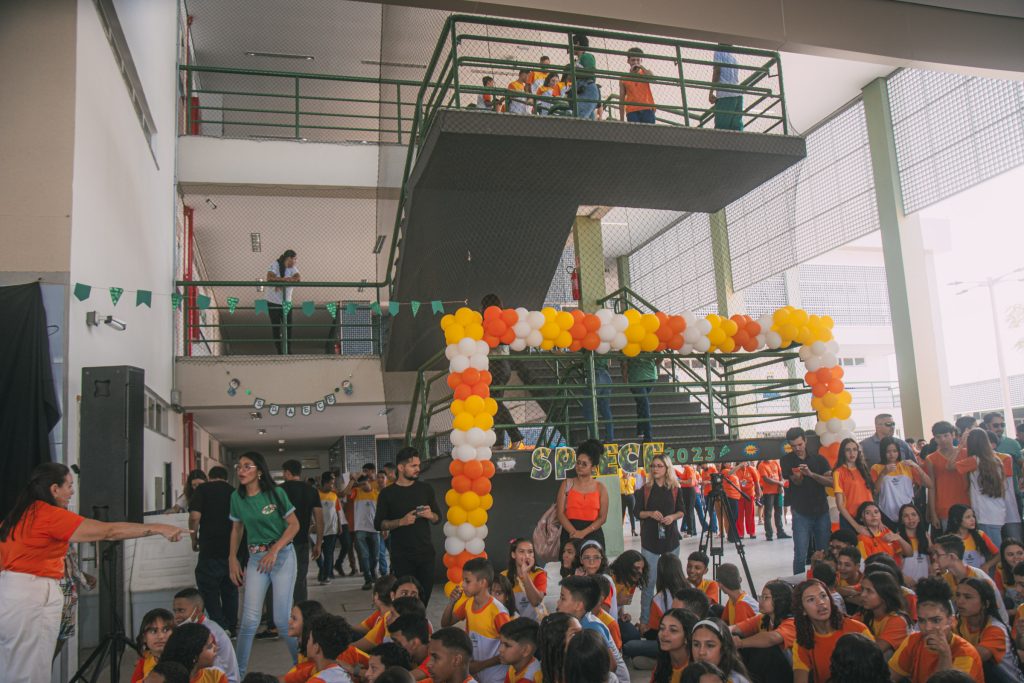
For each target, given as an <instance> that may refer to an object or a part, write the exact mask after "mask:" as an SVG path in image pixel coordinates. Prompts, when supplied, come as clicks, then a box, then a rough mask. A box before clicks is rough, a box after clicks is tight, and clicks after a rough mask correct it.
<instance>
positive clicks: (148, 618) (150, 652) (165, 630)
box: [131, 607, 174, 683]
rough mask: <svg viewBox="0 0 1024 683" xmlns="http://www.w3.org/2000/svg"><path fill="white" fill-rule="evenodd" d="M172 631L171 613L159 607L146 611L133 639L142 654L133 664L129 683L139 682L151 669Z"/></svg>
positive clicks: (172, 620)
mask: <svg viewBox="0 0 1024 683" xmlns="http://www.w3.org/2000/svg"><path fill="white" fill-rule="evenodd" d="M172 633H174V615H173V614H171V613H170V612H168V611H167V610H165V609H162V608H159V607H158V608H157V609H151V610H149V611H148V612H146V614H145V616H143V617H142V625H141V626H140V627H139V635H138V636H137V637H136V639H135V643H136V645H137V647H138V648H139V652H141V653H142V656H141V657H139V661H138V662H137V663H136V664H135V671H133V672H132V677H131V683H141V681H142V679H143V678H145V677H146V676H147V675H148V674H149V672H150V671H152V670H153V667H154V666H156V663H157V661H158V660H159V659H160V655H161V654H162V653H163V651H164V646H165V645H167V639H168V638H170V637H171V634H172Z"/></svg>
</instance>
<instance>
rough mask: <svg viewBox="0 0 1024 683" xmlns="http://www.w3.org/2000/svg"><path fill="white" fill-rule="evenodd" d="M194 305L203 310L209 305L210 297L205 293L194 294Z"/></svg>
mask: <svg viewBox="0 0 1024 683" xmlns="http://www.w3.org/2000/svg"><path fill="white" fill-rule="evenodd" d="M196 307H197V308H198V309H199V310H200V311H205V310H206V309H207V308H209V307H210V297H208V296H206V295H205V294H200V295H198V296H196Z"/></svg>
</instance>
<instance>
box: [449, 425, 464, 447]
mask: <svg viewBox="0 0 1024 683" xmlns="http://www.w3.org/2000/svg"><path fill="white" fill-rule="evenodd" d="M448 438H449V439H451V442H452V446H462V445H463V444H465V443H467V441H466V432H464V431H462V430H461V429H453V430H452V434H451V436H450V437H448Z"/></svg>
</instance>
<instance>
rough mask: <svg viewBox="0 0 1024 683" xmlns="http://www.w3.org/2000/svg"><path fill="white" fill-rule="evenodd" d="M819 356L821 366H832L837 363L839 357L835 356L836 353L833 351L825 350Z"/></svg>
mask: <svg viewBox="0 0 1024 683" xmlns="http://www.w3.org/2000/svg"><path fill="white" fill-rule="evenodd" d="M820 358H821V367H823V368H834V367H835V366H837V365H839V359H838V358H836V354H834V353H829V352H828V351H826V352H825V353H823V354H822V355H821V356H820Z"/></svg>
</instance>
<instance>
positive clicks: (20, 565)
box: [0, 463, 184, 683]
mask: <svg viewBox="0 0 1024 683" xmlns="http://www.w3.org/2000/svg"><path fill="white" fill-rule="evenodd" d="M74 492H75V488H74V481H73V480H72V478H71V472H70V471H69V470H68V468H67V467H65V466H64V465H60V464H58V463H43V464H42V465H39V466H38V467H36V468H35V469H34V470H33V471H32V477H31V479H30V480H29V482H28V485H27V486H26V487H25V490H24V492H23V493H22V494H21V496H20V497H19V498H18V501H17V502H16V503H15V504H14V508H13V509H12V510H11V511H10V512H9V513H8V514H7V516H6V517H5V518H4V519H3V522H2V523H0V662H3V667H2V668H0V683H8V682H10V683H14V682H15V681H16V682H17V683H49V680H50V665H51V657H53V650H54V647H55V646H56V645H57V634H58V632H59V630H60V618H61V609H62V607H63V605H64V593H63V591H62V590H61V587H60V583H59V582H60V579H61V577H63V575H64V556H65V555H66V554H67V552H68V545H69V544H70V543H82V542H90V541H121V540H125V539H129V538H140V537H142V536H153V535H155V534H160V535H161V536H163V537H164V538H166V539H167V540H169V541H177V540H179V539H180V538H181V536H182V533H184V529H180V528H178V527H174V526H170V525H167V524H132V523H129V522H115V523H110V524H107V523H103V522H97V521H95V520H91V519H85V518H84V517H82V516H80V515H76V514H75V513H73V512H70V511H69V510H68V509H67V508H68V503H69V502H70V501H71V496H72V495H73V494H74Z"/></svg>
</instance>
